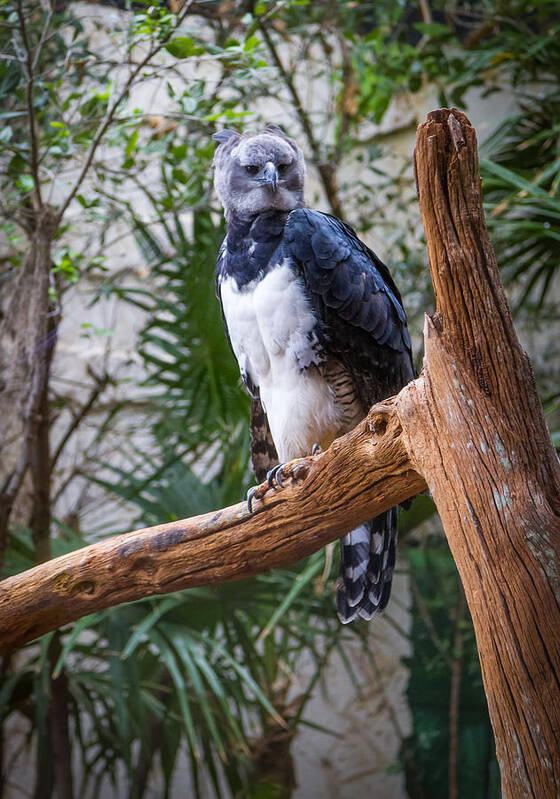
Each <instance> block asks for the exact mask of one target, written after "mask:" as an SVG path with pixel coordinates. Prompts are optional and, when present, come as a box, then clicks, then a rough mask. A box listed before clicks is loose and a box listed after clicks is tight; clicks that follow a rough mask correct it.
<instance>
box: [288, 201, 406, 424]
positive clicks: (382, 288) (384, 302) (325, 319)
mask: <svg viewBox="0 0 560 799" xmlns="http://www.w3.org/2000/svg"><path fill="white" fill-rule="evenodd" d="M283 248H284V252H285V254H286V255H287V256H289V257H290V258H291V259H293V261H295V263H296V264H297V265H298V266H299V268H300V269H301V270H302V274H303V277H304V281H305V288H306V290H307V292H308V296H309V299H310V302H311V305H312V307H313V310H314V312H315V314H316V316H317V319H318V325H317V331H316V332H317V336H318V338H319V341H320V343H321V345H322V346H323V347H324V349H325V351H326V352H327V353H330V354H332V355H333V356H335V357H336V358H338V359H340V360H341V361H342V363H344V364H345V366H347V367H348V370H349V371H350V373H351V375H352V379H353V381H354V384H355V386H356V390H357V392H358V395H359V397H360V400H361V402H362V404H363V405H364V409H368V408H369V407H370V405H372V404H373V403H374V402H378V401H379V400H381V399H385V398H386V397H389V396H391V394H394V393H396V392H397V391H399V389H401V388H402V386H404V385H406V383H408V382H409V381H410V380H412V378H413V377H414V369H413V366H412V352H411V345H410V336H409V333H408V328H407V324H406V315H405V312H404V309H403V306H402V301H401V297H400V294H399V292H398V290H397V287H396V286H395V284H394V282H393V280H392V278H391V275H390V274H389V270H388V269H387V267H386V266H385V265H384V264H383V263H382V262H381V261H380V260H379V258H377V256H376V255H375V253H373V252H372V251H371V250H370V249H369V248H368V247H366V245H365V244H364V243H363V242H361V241H360V240H359V239H358V237H357V236H356V233H355V232H354V231H353V230H352V228H351V227H349V226H348V225H346V224H344V222H341V221H340V220H338V219H335V218H334V217H332V216H329V215H328V214H323V213H320V212H319V211H311V210H309V209H307V208H298V209H296V210H295V211H292V213H291V214H290V215H289V217H288V220H287V223H286V228H285V234H284V240H283Z"/></svg>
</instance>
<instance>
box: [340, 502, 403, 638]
mask: <svg viewBox="0 0 560 799" xmlns="http://www.w3.org/2000/svg"><path fill="white" fill-rule="evenodd" d="M340 543H341V554H340V577H339V579H338V584H337V589H338V591H337V610H338V617H339V619H340V621H341V622H342V623H343V624H347V623H348V622H350V621H353V620H354V619H355V618H357V617H358V616H361V617H362V618H363V619H367V620H369V619H371V618H372V617H373V616H374V615H375V614H376V613H380V612H381V611H382V610H384V609H385V607H386V606H387V603H388V601H389V596H390V593H391V582H392V579H393V569H394V567H395V556H396V547H397V509H396V508H391V509H390V510H388V511H386V512H385V513H383V514H381V516H376V517H375V519H373V520H372V521H371V522H368V523H367V524H362V525H361V526H360V527H357V528H356V529H355V530H352V532H351V533H348V534H347V535H345V536H344V537H343V538H341V539H340Z"/></svg>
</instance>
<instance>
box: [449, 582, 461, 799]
mask: <svg viewBox="0 0 560 799" xmlns="http://www.w3.org/2000/svg"><path fill="white" fill-rule="evenodd" d="M459 591H460V597H459V602H458V603H457V607H456V609H455V618H454V621H455V633H454V636H453V652H452V657H451V685H450V691H449V760H448V763H449V768H448V786H449V787H448V791H447V795H448V799H459V775H458V765H459V708H460V704H461V672H462V666H463V621H464V619H465V594H464V593H463V589H462V587H461V585H460V584H459Z"/></svg>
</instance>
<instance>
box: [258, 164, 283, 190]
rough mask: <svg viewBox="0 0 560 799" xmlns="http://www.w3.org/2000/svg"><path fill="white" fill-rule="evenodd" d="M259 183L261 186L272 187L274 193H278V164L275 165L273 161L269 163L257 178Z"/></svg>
mask: <svg viewBox="0 0 560 799" xmlns="http://www.w3.org/2000/svg"><path fill="white" fill-rule="evenodd" d="M257 183H259V184H260V185H261V186H270V188H271V189H272V191H276V186H277V185H278V170H277V169H276V164H273V163H272V161H267V162H266V164H265V165H264V169H263V171H262V172H261V174H260V175H259V176H258V178H257Z"/></svg>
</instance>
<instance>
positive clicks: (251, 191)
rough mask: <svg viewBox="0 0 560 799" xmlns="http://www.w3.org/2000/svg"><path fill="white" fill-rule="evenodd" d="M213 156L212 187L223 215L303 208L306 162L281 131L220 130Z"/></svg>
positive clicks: (267, 128) (272, 128)
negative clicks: (239, 131)
mask: <svg viewBox="0 0 560 799" xmlns="http://www.w3.org/2000/svg"><path fill="white" fill-rule="evenodd" d="M212 138H214V139H215V140H216V141H218V142H220V146H219V147H218V149H217V150H216V155H215V156H214V168H215V169H214V186H215V187H216V192H217V194H218V197H219V198H220V201H221V203H222V205H223V206H224V210H225V212H226V216H229V215H231V214H233V215H235V216H239V217H251V216H255V215H256V214H261V213H263V212H265V211H273V210H276V211H293V209H294V208H300V207H301V206H302V205H303V182H304V178H305V161H304V159H303V153H302V152H301V150H300V149H299V147H298V146H297V144H296V143H295V142H294V141H292V139H289V138H288V137H287V136H286V135H285V133H283V131H282V130H280V128H277V127H275V126H273V125H269V126H268V127H266V128H265V130H264V131H263V132H262V133H244V134H240V133H236V132H235V131H233V130H222V131H220V132H219V133H215V134H214V136H213V137H212Z"/></svg>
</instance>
